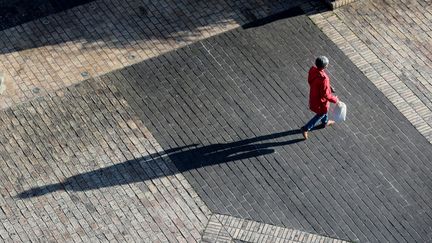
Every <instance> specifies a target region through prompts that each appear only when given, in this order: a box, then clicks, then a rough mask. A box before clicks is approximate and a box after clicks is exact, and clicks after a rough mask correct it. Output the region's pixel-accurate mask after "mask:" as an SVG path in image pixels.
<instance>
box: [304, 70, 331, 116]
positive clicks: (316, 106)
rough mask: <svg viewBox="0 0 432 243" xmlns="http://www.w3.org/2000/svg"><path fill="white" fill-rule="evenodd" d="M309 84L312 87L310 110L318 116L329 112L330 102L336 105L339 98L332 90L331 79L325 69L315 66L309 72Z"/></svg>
mask: <svg viewBox="0 0 432 243" xmlns="http://www.w3.org/2000/svg"><path fill="white" fill-rule="evenodd" d="M308 83H309V86H310V93H309V108H310V109H311V110H312V111H313V112H315V113H317V114H325V113H327V112H328V109H329V107H330V103H329V101H330V102H332V103H336V102H337V101H338V98H337V97H336V96H334V95H333V94H332V92H331V89H330V79H329V77H328V75H327V73H326V72H325V71H324V69H322V70H319V69H318V68H317V67H315V66H313V67H311V69H310V70H309V76H308Z"/></svg>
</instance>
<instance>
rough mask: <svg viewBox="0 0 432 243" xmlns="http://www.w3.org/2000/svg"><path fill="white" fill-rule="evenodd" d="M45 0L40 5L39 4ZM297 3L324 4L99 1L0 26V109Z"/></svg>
mask: <svg viewBox="0 0 432 243" xmlns="http://www.w3.org/2000/svg"><path fill="white" fill-rule="evenodd" d="M24 2H26V3H28V2H31V1H24ZM43 2H44V1H43V0H39V1H35V3H33V4H34V5H35V6H37V7H38V8H39V7H42V6H45V5H46V4H45V5H44V3H43ZM50 2H52V3H54V2H57V3H58V1H50ZM68 2H76V1H68ZM79 2H82V0H80V1H78V2H76V3H79ZM297 5H302V6H304V8H305V9H309V10H311V11H314V9H315V6H316V7H317V8H319V7H320V6H321V7H322V5H321V2H317V1H314V0H293V1H284V0H271V1H261V0H254V1H249V0H235V1H232V0H224V1H195V0H191V1H179V0H160V1H148V0H146V1H142V0H129V1H120V0H114V1H113V0H97V1H91V2H90V3H88V4H84V5H80V6H77V7H75V8H72V9H68V10H66V11H62V12H59V13H56V14H52V15H48V16H46V17H43V18H39V19H36V20H34V21H31V22H28V23H25V24H22V25H19V26H15V27H13V28H9V29H5V30H3V31H0V71H1V72H4V74H5V82H6V91H5V92H4V93H3V94H2V96H0V109H5V108H7V107H10V106H13V105H16V104H18V103H21V102H25V101H27V100H30V99H33V98H35V97H40V96H43V95H46V94H47V93H49V92H52V91H55V90H58V89H61V88H63V87H67V86H69V85H72V84H76V83H79V82H82V81H83V80H86V79H89V78H91V77H97V76H99V75H102V74H105V73H107V72H111V71H113V70H117V69H121V68H123V67H125V66H128V65H131V64H133V63H138V62H141V61H142V60H145V59H148V58H151V57H155V56H158V55H160V54H162V53H165V52H167V51H171V50H174V49H176V48H180V47H183V46H185V45H188V44H191V43H193V42H196V41H198V40H201V39H204V38H207V37H209V36H212V35H216V34H219V33H222V32H224V31H229V30H231V29H233V28H236V27H239V26H240V25H242V24H245V23H248V22H250V21H254V20H256V19H257V18H262V17H265V16H268V15H271V14H273V13H275V12H279V11H282V10H284V9H287V8H289V7H290V6H297ZM17 6H21V5H20V4H18V5H17ZM50 8H51V7H47V9H46V11H48V12H49V11H51V10H49V9H50ZM11 18H12V17H11Z"/></svg>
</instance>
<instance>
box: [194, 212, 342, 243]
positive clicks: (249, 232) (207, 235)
mask: <svg viewBox="0 0 432 243" xmlns="http://www.w3.org/2000/svg"><path fill="white" fill-rule="evenodd" d="M202 241H203V242H236V243H237V242H238V243H240V242H290V243H294V242H303V243H312V242H329V243H343V242H346V241H341V240H337V239H331V238H327V237H323V236H318V235H313V234H308V233H306V232H302V231H298V230H293V229H286V228H282V227H277V226H274V225H268V224H264V223H259V222H256V221H251V220H245V219H239V218H235V217H232V216H227V215H220V214H215V215H212V216H211V217H210V219H209V223H208V225H207V227H206V229H205V230H204V233H203V237H202Z"/></svg>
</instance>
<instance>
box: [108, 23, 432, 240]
mask: <svg viewBox="0 0 432 243" xmlns="http://www.w3.org/2000/svg"><path fill="white" fill-rule="evenodd" d="M319 54H321V55H327V56H329V57H330V60H331V64H330V67H329V73H330V76H331V79H332V85H333V86H334V87H335V88H336V91H337V95H339V97H340V98H341V99H342V100H343V101H344V102H346V104H347V105H348V120H347V121H346V122H344V123H342V124H338V125H336V126H335V127H334V128H328V129H321V130H317V131H314V132H312V134H311V138H310V140H308V141H306V142H304V141H302V139H301V134H300V132H299V130H298V128H299V127H300V126H302V125H304V123H305V122H306V121H307V120H308V119H310V118H311V116H312V115H313V114H312V113H311V112H310V111H308V110H307V102H308V101H307V96H308V85H307V82H306V73H307V71H308V69H309V67H310V66H311V65H312V63H313V60H314V58H315V57H316V56H317V55H319ZM103 79H104V80H105V79H107V82H109V80H111V81H112V82H113V83H114V84H115V85H116V86H117V87H118V89H119V90H120V92H121V93H122V94H123V96H124V97H125V98H126V99H127V101H128V103H129V105H130V106H131V107H132V108H133V109H134V111H135V112H136V113H137V115H139V116H140V117H141V118H142V119H143V121H144V124H146V126H147V127H148V128H149V130H150V132H151V133H152V134H153V135H154V136H155V138H156V139H157V141H158V142H159V143H160V144H161V146H162V148H163V149H164V150H165V151H166V153H167V154H168V155H169V157H170V158H171V160H172V161H173V162H174V163H175V165H176V166H177V168H178V169H179V170H180V171H182V172H183V174H184V175H185V177H186V178H187V180H188V181H189V183H190V184H191V185H192V187H193V188H194V189H195V190H196V191H197V193H198V195H199V196H200V197H201V198H202V199H203V200H204V202H205V203H206V205H207V206H208V207H209V208H210V210H212V212H214V213H219V214H224V215H231V216H233V217H239V218H243V219H251V220H254V221H259V222H263V223H269V224H272V225H278V226H284V227H287V228H291V229H297V230H301V231H305V232H309V233H316V234H319V235H325V236H329V237H332V238H339V239H345V240H351V241H359V242H369V241H370V242H387V241H389V242H424V241H431V240H432V234H431V232H432V231H431V225H432V220H431V219H432V218H431V216H432V215H431V214H432V210H431V206H430V205H432V204H431V196H432V195H431V192H432V190H431V185H432V184H431V172H432V171H431V167H432V165H431V164H430V158H432V149H431V148H432V147H431V145H430V143H429V142H428V141H427V140H426V139H425V138H424V137H423V136H422V135H421V134H420V133H418V131H417V130H416V129H415V128H414V127H413V126H412V125H411V123H409V121H408V120H407V119H406V118H405V117H404V116H403V115H402V114H401V113H400V112H398V110H397V109H396V107H395V106H393V105H392V104H391V103H390V102H389V101H388V100H387V98H385V97H384V96H383V94H382V93H381V92H380V91H379V90H378V89H377V88H376V87H375V86H374V85H373V84H372V83H371V82H370V81H369V80H368V79H367V78H366V77H365V76H364V75H363V74H362V73H361V71H360V70H359V69H358V68H356V66H355V65H354V64H353V63H352V62H351V61H350V60H349V59H348V58H347V57H346V56H345V55H344V54H343V53H342V52H341V51H340V50H339V49H338V47H337V46H335V45H334V44H333V43H332V42H331V41H330V40H329V39H328V38H327V37H326V36H325V35H324V34H323V33H322V32H320V30H319V29H318V28H317V27H316V26H315V25H314V24H313V23H312V22H311V21H310V20H309V19H308V18H307V17H306V16H297V17H292V18H288V19H283V20H279V21H276V22H273V23H268V24H266V25H264V26H261V27H256V28H249V29H247V30H242V29H237V30H235V31H231V32H227V33H224V34H221V35H218V36H216V37H212V38H210V39H207V40H204V41H201V42H199V43H195V44H193V45H190V46H187V47H185V48H182V49H179V50H177V51H173V52H169V53H167V54H165V55H163V56H160V57H158V58H153V59H150V60H148V61H145V62H142V63H140V64H136V65H133V66H130V67H126V68H125V69H123V70H121V71H118V72H114V73H111V74H108V75H106V76H104V77H103ZM184 146H190V147H186V148H185V147H184ZM170 150H174V151H173V152H169V151H170Z"/></svg>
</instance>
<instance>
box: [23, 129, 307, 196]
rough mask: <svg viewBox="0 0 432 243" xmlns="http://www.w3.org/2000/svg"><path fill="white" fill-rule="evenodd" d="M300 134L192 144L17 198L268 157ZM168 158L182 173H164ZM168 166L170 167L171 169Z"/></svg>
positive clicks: (132, 180) (129, 161)
mask: <svg viewBox="0 0 432 243" xmlns="http://www.w3.org/2000/svg"><path fill="white" fill-rule="evenodd" d="M300 133H301V130H299V129H297V130H291V131H285V132H280V133H273V134H268V135H263V136H258V137H254V138H249V139H245V140H241V141H235V142H231V143H219V144H210V145H205V146H201V147H198V146H197V144H191V145H187V146H182V147H177V148H173V149H168V150H165V151H164V152H162V153H155V154H150V155H147V156H144V157H141V158H139V159H133V160H128V161H125V162H123V163H119V164H115V165H112V166H108V167H105V168H101V169H97V170H94V171H89V172H86V173H82V174H78V175H75V176H71V177H69V178H67V179H65V180H64V181H62V182H60V183H55V184H50V185H45V186H40V187H34V188H31V189H29V190H26V191H23V192H21V193H19V194H18V195H16V196H15V197H16V198H22V199H24V198H31V197H36V196H42V195H45V194H48V193H51V192H55V191H59V190H66V191H86V190H93V189H98V188H103V187H111V186H115V185H123V184H129V183H134V182H140V181H146V180H149V179H154V178H158V177H162V176H168V175H170V174H174V173H178V172H184V171H188V170H192V169H196V168H200V167H204V166H209V165H214V164H220V163H226V162H230V161H236V160H242V159H248V158H254V157H258V156H264V155H267V154H271V153H273V152H274V148H275V147H280V146H286V145H290V144H293V143H298V142H301V141H303V140H304V139H303V138H296V139H291V140H285V141H281V142H277V141H267V140H274V139H278V138H282V137H285V136H292V135H297V134H300ZM265 141H267V142H265ZM165 156H168V157H169V158H170V159H171V161H172V162H173V163H174V165H175V166H176V167H177V170H178V171H176V169H175V168H174V169H171V170H170V172H169V174H167V173H166V171H165V170H164V171H162V170H161V169H160V168H159V165H160V163H166V160H164V157H165ZM165 165H166V164H165ZM166 166H167V167H170V165H166ZM154 171H156V173H154Z"/></svg>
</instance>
